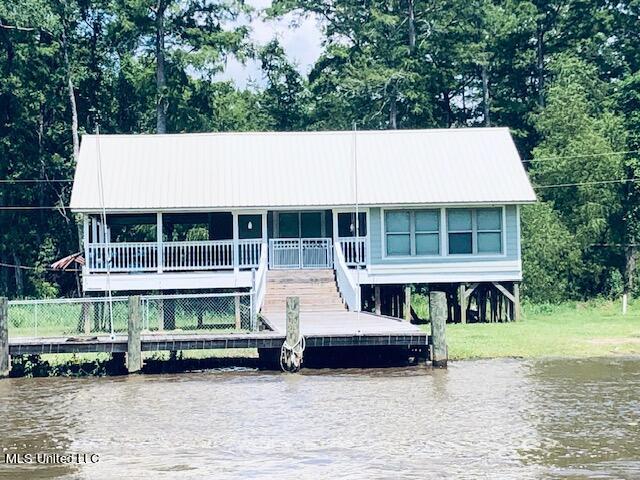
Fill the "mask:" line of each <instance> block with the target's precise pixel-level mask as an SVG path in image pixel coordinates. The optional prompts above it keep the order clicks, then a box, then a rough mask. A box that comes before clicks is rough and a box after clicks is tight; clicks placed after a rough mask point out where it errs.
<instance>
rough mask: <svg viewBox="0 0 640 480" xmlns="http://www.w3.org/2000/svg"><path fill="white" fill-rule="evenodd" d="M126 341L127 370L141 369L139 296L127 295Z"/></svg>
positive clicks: (133, 371)
mask: <svg viewBox="0 0 640 480" xmlns="http://www.w3.org/2000/svg"><path fill="white" fill-rule="evenodd" d="M128 327H129V328H128V341H127V371H128V372H129V373H136V372H139V371H140V370H142V343H141V341H140V330H141V328H142V310H141V305H140V296H138V295H135V296H132V297H129V325H128Z"/></svg>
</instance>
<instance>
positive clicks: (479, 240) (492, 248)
mask: <svg viewBox="0 0 640 480" xmlns="http://www.w3.org/2000/svg"><path fill="white" fill-rule="evenodd" d="M447 235H448V237H447V238H448V240H449V254H450V255H460V254H463V255H464V254H473V253H478V254H497V253H502V247H503V246H502V209H501V208H476V209H471V208H452V209H448V210H447Z"/></svg>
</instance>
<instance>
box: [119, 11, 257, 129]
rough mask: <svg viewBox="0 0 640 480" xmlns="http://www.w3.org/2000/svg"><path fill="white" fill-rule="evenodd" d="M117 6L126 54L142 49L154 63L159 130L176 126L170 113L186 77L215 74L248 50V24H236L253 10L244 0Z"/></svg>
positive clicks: (211, 76) (208, 76)
mask: <svg viewBox="0 0 640 480" xmlns="http://www.w3.org/2000/svg"><path fill="white" fill-rule="evenodd" d="M117 6H118V9H117V13H118V19H117V22H116V27H115V38H116V39H117V41H119V42H122V43H123V44H124V46H125V48H124V49H123V50H124V52H126V53H125V55H126V56H130V55H131V52H141V53H142V54H143V55H144V56H146V57H147V58H149V57H151V58H152V60H153V62H154V64H155V77H156V81H155V83H156V92H155V98H156V101H155V117H156V126H155V128H156V132H157V133H165V132H166V131H167V129H168V128H169V129H171V130H175V129H176V127H177V125H175V123H174V124H172V123H171V121H170V119H168V118H167V115H169V114H170V113H171V111H172V105H171V97H172V96H175V95H180V93H179V92H180V90H181V88H180V87H181V85H180V83H181V82H182V84H183V85H184V82H185V81H186V79H187V77H188V76H190V75H198V76H202V77H205V78H209V79H212V78H213V76H214V75H215V74H216V73H219V72H220V71H221V70H222V69H223V67H224V61H225V60H226V58H227V56H228V55H230V54H234V55H237V56H239V57H243V56H245V55H247V54H248V53H249V48H248V43H247V32H248V30H247V27H246V26H243V25H239V24H235V25H234V22H236V21H237V20H238V18H239V15H240V14H241V13H243V12H247V11H248V9H247V7H246V6H245V5H244V3H243V2H241V1H240V0H231V1H225V2H217V1H214V0H186V1H183V0H119V1H118V2H117ZM168 76H171V77H172V78H168ZM173 107H175V102H174V105H173ZM168 120H169V121H168Z"/></svg>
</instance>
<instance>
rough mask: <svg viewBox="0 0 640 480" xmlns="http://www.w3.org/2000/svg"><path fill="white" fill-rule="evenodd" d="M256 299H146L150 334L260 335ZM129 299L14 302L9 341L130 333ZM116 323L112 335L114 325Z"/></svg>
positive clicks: (145, 327)
mask: <svg viewBox="0 0 640 480" xmlns="http://www.w3.org/2000/svg"><path fill="white" fill-rule="evenodd" d="M252 297H253V296H252V294H251V293H249V292H246V293H212V294H194V295H142V296H141V297H140V300H141V307H142V329H143V331H147V332H161V331H167V332H170V333H180V332H183V333H205V332H210V333H231V332H248V331H254V330H256V315H255V314H254V312H253V298H252ZM128 318H129V304H128V297H112V299H111V302H109V299H108V298H105V297H99V298H95V297H93V298H92V297H85V298H59V299H51V300H12V301H10V302H9V336H10V337H60V336H73V337H82V336H96V335H104V334H111V333H112V332H113V333H114V334H126V333H127V328H128ZM112 323H113V330H112V329H111V325H112Z"/></svg>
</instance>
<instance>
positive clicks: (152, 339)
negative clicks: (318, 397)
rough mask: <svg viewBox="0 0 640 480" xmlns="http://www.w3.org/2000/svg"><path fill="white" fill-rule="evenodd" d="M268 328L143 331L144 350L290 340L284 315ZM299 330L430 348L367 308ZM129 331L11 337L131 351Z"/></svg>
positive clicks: (323, 343)
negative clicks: (286, 332)
mask: <svg viewBox="0 0 640 480" xmlns="http://www.w3.org/2000/svg"><path fill="white" fill-rule="evenodd" d="M263 321H264V323H265V325H266V326H267V327H268V328H269V330H263V331H259V332H251V333H219V334H212V333H183V332H144V331H143V332H142V335H141V338H140V341H141V350H142V351H143V352H155V351H177V350H213V349H229V348H257V349H273V348H278V349H279V348H280V347H281V346H282V343H283V342H284V339H285V316H284V314H282V315H280V314H270V315H269V317H268V318H263ZM300 329H301V332H302V335H304V337H305V340H306V343H307V347H355V346H358V347H362V346H405V347H425V346H426V345H427V344H428V341H429V335H428V334H427V332H425V331H422V330H420V328H419V327H417V326H416V325H412V324H410V323H408V322H403V321H401V320H399V319H394V318H391V317H384V316H379V315H374V314H371V313H366V312H359V313H358V312H349V311H344V312H327V313H323V312H307V313H305V312H301V314H300ZM127 344H128V336H127V335H123V334H119V335H115V336H114V337H113V338H111V337H110V336H109V335H97V336H93V337H82V336H79V337H41V338H37V337H13V338H12V337H10V338H9V354H10V355H35V354H39V355H41V354H56V353H101V352H102V353H126V352H127Z"/></svg>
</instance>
